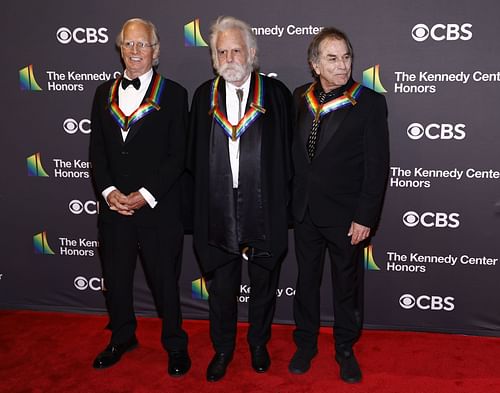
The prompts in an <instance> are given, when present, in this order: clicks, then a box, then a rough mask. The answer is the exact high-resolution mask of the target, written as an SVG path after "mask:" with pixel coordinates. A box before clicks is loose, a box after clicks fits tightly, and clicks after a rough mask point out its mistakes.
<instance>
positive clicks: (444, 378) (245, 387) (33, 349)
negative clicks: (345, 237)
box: [0, 311, 500, 393]
mask: <svg viewBox="0 0 500 393" xmlns="http://www.w3.org/2000/svg"><path fill="white" fill-rule="evenodd" d="M106 322H107V318H106V317H105V316H96V315H82V314H63V313H45V312H29V311H0V391H1V392H37V393H38V392H43V393H45V392H72V393H77V392H85V393H87V392H104V393H107V392H117V393H118V392H119V393H125V392H137V393H146V392H167V393H171V392H183V393H191V392H199V393H211V392H231V393H232V392H234V393H237V392H248V393H250V392H252V393H254V392H272V393H293V392H321V393H326V392H337V393H342V392H354V393H355V392H369V393H427V392H429V393H448V392H450V393H451V392H453V393H455V392H464V393H475V392H481V393H493V392H500V339H498V338H485V337H467V336H459V335H444V334H430V333H411V332H388V331H365V332H364V334H363V337H362V338H361V341H360V342H359V344H358V345H357V347H356V350H357V355H358V359H359V361H360V364H361V367H362V370H363V373H364V374H363V377H364V378H363V382H362V383H361V384H358V385H348V384H345V383H343V382H342V381H340V380H339V377H338V367H337V365H336V363H335V362H334V360H333V349H332V338H331V334H330V329H327V328H322V330H321V335H320V341H319V346H320V352H319V354H318V356H317V357H316V358H315V359H314V360H313V363H312V367H311V370H310V371H309V372H308V373H307V374H304V375H300V376H295V375H292V374H290V373H289V372H288V370H287V366H288V361H289V359H290V357H291V356H292V354H293V351H294V346H293V345H292V338H291V332H292V327H291V326H285V325H274V326H273V337H272V339H271V342H270V343H269V351H270V353H271V357H272V365H271V369H270V370H269V372H267V373H265V374H257V373H255V372H254V371H253V370H252V369H251V367H250V358H249V352H248V349H247V345H246V341H245V334H246V325H244V324H241V325H240V327H239V332H238V334H239V335H238V344H237V353H236V354H235V357H234V360H233V362H232V363H231V365H230V366H229V369H228V373H227V374H226V377H225V378H224V379H223V380H222V381H220V382H217V383H208V382H206V381H205V370H206V366H207V364H208V362H209V360H210V359H211V357H212V354H213V352H212V347H211V345H210V341H209V338H208V323H207V322H206V321H185V323H184V326H185V328H186V330H187V331H188V334H189V339H190V347H189V350H190V354H191V358H192V362H193V365H192V368H191V370H190V372H189V373H188V374H187V375H186V376H184V377H182V378H177V379H173V378H171V377H169V376H168V375H167V372H166V365H167V356H166V354H165V353H164V352H163V350H162V348H161V345H160V342H159V336H160V323H159V321H158V319H155V318H140V319H139V328H138V332H137V336H138V339H139V343H140V344H139V345H140V346H139V348H138V349H136V350H135V351H133V352H131V353H128V354H126V355H125V356H124V357H123V358H122V360H121V361H120V362H119V363H118V364H117V365H116V366H114V367H112V368H110V369H107V370H99V371H97V370H94V369H93V368H92V366H91V365H92V361H93V358H94V357H95V355H97V353H98V352H99V351H101V350H102V349H103V348H104V347H105V346H106V344H107V342H108V338H109V334H108V332H107V331H104V330H103V328H104V326H105V324H106Z"/></svg>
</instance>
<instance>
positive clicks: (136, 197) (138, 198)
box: [127, 191, 146, 210]
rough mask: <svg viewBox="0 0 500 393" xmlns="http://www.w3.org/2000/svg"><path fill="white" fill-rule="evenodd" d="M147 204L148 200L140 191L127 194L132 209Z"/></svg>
mask: <svg viewBox="0 0 500 393" xmlns="http://www.w3.org/2000/svg"><path fill="white" fill-rule="evenodd" d="M145 204H146V200H145V199H144V197H143V196H142V194H141V193H140V192H139V191H135V192H131V193H130V194H128V195H127V206H128V208H129V209H130V210H138V209H140V208H141V207H143V206H144V205H145Z"/></svg>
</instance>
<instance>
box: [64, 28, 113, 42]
mask: <svg viewBox="0 0 500 393" xmlns="http://www.w3.org/2000/svg"><path fill="white" fill-rule="evenodd" d="M107 31H108V29H107V28H105V27H100V28H97V29H96V28H95V27H76V28H74V29H73V30H71V29H69V28H68V27H60V28H59V29H57V32H56V38H57V41H59V42H60V43H61V44H69V43H70V42H76V43H77V44H97V43H99V44H105V43H106V42H108V41H109V37H108V35H107V34H106V32H107Z"/></svg>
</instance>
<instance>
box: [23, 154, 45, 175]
mask: <svg viewBox="0 0 500 393" xmlns="http://www.w3.org/2000/svg"><path fill="white" fill-rule="evenodd" d="M26 165H27V166H28V176H38V177H49V175H48V173H47V172H46V171H45V169H43V166H42V158H41V156H40V153H35V154H33V155H31V156H29V157H28V158H26Z"/></svg>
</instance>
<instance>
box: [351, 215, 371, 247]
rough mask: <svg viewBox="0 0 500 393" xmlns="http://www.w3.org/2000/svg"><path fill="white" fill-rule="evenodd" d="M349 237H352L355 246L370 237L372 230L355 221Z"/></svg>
mask: <svg viewBox="0 0 500 393" xmlns="http://www.w3.org/2000/svg"><path fill="white" fill-rule="evenodd" d="M347 236H350V237H351V244H352V245H353V246H355V245H356V244H358V243H360V242H362V241H363V240H365V239H366V238H367V237H368V236H370V228H369V227H365V226H364V225H361V224H358V223H356V222H354V221H353V222H352V223H351V227H350V228H349V233H348V234H347Z"/></svg>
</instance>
